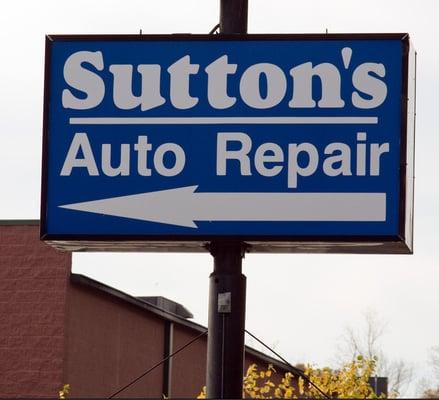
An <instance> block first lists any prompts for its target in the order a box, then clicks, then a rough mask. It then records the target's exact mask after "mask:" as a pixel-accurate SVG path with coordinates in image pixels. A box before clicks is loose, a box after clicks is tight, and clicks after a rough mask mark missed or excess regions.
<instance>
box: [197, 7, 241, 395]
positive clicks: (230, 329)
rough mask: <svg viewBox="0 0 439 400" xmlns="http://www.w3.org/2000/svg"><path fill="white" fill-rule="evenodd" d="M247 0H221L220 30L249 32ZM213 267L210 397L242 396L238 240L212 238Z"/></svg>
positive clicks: (210, 288)
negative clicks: (217, 240) (221, 240)
mask: <svg viewBox="0 0 439 400" xmlns="http://www.w3.org/2000/svg"><path fill="white" fill-rule="evenodd" d="M247 15H248V0H221V5H220V34H221V33H223V34H227V33H228V34H245V33H247ZM209 249H210V253H211V254H212V256H213V258H214V271H213V272H212V274H211V275H210V278H209V280H210V286H209V323H208V328H209V334H208V340H207V374H206V375H207V376H206V387H207V398H210V399H213V398H215V399H240V398H242V378H243V372H244V334H245V294H246V277H245V276H244V275H243V274H242V259H243V258H244V254H245V250H246V245H245V244H244V243H242V242H239V241H230V242H212V243H211V244H210V248H209Z"/></svg>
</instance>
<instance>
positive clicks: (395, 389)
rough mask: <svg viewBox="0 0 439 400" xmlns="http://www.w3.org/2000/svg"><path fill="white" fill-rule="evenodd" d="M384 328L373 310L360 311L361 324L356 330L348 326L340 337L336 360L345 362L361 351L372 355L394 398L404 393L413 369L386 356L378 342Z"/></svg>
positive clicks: (370, 357)
mask: <svg viewBox="0 0 439 400" xmlns="http://www.w3.org/2000/svg"><path fill="white" fill-rule="evenodd" d="M385 331H386V323H385V322H384V321H382V320H381V319H380V318H379V316H378V314H377V313H376V312H374V311H368V312H365V313H364V314H363V325H362V326H361V327H360V328H359V329H354V328H352V327H347V328H346V329H345V332H344V335H343V336H342V337H341V343H340V346H339V348H338V351H337V356H336V358H337V360H338V361H339V362H340V363H345V362H346V360H354V359H355V358H356V357H357V356H358V355H360V354H362V355H364V356H365V357H366V358H368V359H373V358H375V359H376V360H377V364H376V374H377V375H378V376H385V377H387V378H388V379H389V397H391V398H396V397H398V396H400V395H401V393H402V392H404V391H405V390H406V389H407V387H408V385H409V384H410V382H411V380H412V375H413V371H412V370H413V368H412V366H411V365H409V364H408V363H406V362H405V361H404V360H395V359H389V358H388V357H387V356H386V355H385V354H384V352H383V351H382V349H381V346H380V342H381V339H382V337H383V336H384V334H385Z"/></svg>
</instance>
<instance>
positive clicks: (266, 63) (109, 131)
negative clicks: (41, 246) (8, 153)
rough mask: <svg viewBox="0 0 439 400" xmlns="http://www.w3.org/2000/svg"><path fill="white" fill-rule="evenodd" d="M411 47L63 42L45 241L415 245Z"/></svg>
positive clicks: (357, 39) (400, 43)
mask: <svg viewBox="0 0 439 400" xmlns="http://www.w3.org/2000/svg"><path fill="white" fill-rule="evenodd" d="M407 48H408V41H407V40H405V39H404V37H402V35H387V36H381V37H377V36H365V35H363V36H355V35H353V36H352V35H351V36H348V35H346V36H341V35H338V36H337V35H333V36H331V35H325V36H307V37H298V36H265V37H262V36H253V35H248V36H245V39H244V40H240V39H239V38H237V37H221V36H220V35H215V36H184V37H175V36H135V37H133V36H128V37H93V36H91V37H75V36H69V37H62V36H55V37H48V39H47V67H46V71H47V72H46V75H47V76H46V100H45V128H44V134H45V144H44V148H45V157H44V171H43V207H42V210H43V211H42V223H43V231H42V233H43V239H44V238H45V239H54V240H56V239H57V238H59V239H63V238H73V239H75V238H76V239H80V238H84V237H95V238H99V239H105V238H110V237H112V238H120V239H125V238H137V239H140V240H145V241H148V240H162V241H165V242H166V241H170V242H173V243H177V242H178V241H180V240H184V241H191V240H194V241H196V240H203V239H204V240H213V239H215V238H227V237H233V238H235V239H236V238H237V239H240V240H264V241H282V240H285V241H294V240H296V239H297V240H298V239H300V238H303V237H306V238H308V239H310V240H313V238H315V239H316V240H317V239H321V238H338V237H342V238H349V237H355V238H363V240H373V239H374V238H376V237H379V238H381V239H382V240H386V238H387V239H389V240H390V239H391V240H395V238H400V237H401V232H402V231H403V230H404V229H405V228H404V226H405V225H404V224H405V217H404V215H405V214H404V205H405V203H404V198H405V187H404V186H405V181H404V179H405V176H403V173H404V170H402V169H401V165H402V164H403V165H404V164H405V162H406V159H405V158H406V153H405V146H406V140H405V135H406V128H407V123H406V118H407V117H406V115H405V113H406V111H407V110H406V108H407V107H406V105H405V103H404V101H402V100H401V99H404V97H402V96H403V95H404V92H406V91H407V76H406V70H407V63H408V61H407V57H406V53H407Z"/></svg>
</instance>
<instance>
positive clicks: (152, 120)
mask: <svg viewBox="0 0 439 400" xmlns="http://www.w3.org/2000/svg"><path fill="white" fill-rule="evenodd" d="M377 123H378V117H166V118H162V117H86V118H73V117H72V118H70V124H71V125H214V124H218V125H221V124H285V125H294V124H305V125H313V124H377Z"/></svg>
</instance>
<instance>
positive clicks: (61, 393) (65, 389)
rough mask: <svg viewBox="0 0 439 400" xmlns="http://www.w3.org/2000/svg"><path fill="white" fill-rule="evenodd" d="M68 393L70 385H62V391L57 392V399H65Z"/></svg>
mask: <svg viewBox="0 0 439 400" xmlns="http://www.w3.org/2000/svg"><path fill="white" fill-rule="evenodd" d="M69 393H70V385H69V384H68V383H66V384H65V385H63V387H62V389H61V390H60V391H59V392H58V398H59V399H60V400H64V399H66V398H67V395H68V394H69Z"/></svg>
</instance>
